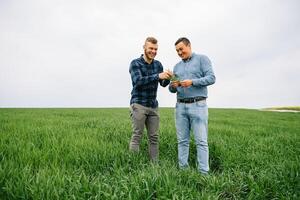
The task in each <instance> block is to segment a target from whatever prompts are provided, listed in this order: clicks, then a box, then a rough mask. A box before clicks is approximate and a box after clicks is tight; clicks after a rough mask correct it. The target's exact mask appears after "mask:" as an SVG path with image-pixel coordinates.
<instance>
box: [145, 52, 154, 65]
mask: <svg viewBox="0 0 300 200" xmlns="http://www.w3.org/2000/svg"><path fill="white" fill-rule="evenodd" d="M143 58H144V60H145V61H146V63H148V64H151V63H152V61H153V59H149V58H147V57H146V56H145V54H144V55H143Z"/></svg>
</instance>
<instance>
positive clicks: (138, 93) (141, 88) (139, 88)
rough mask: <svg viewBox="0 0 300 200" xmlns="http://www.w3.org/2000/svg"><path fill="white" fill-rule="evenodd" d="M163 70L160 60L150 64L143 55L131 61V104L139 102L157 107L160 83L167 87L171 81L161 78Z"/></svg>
mask: <svg viewBox="0 0 300 200" xmlns="http://www.w3.org/2000/svg"><path fill="white" fill-rule="evenodd" d="M161 72H163V66H162V64H161V63H160V62H159V61H158V60H153V61H152V62H151V63H150V64H148V63H147V62H146V61H145V60H144V58H143V55H141V57H139V58H137V59H134V60H133V61H132V62H131V63H130V68H129V73H130V75H131V81H132V91H131V100H130V104H133V103H138V104H141V105H143V106H146V107H151V108H156V107H157V106H158V102H157V100H156V96H157V88H158V83H160V85H161V86H163V87H166V86H167V85H168V84H169V83H170V81H168V80H160V79H159V75H158V74H159V73H161Z"/></svg>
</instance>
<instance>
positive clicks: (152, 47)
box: [144, 42, 158, 60]
mask: <svg viewBox="0 0 300 200" xmlns="http://www.w3.org/2000/svg"><path fill="white" fill-rule="evenodd" d="M157 47H158V46H157V44H152V43H151V42H146V43H145V45H144V54H145V56H146V58H148V59H149V60H153V59H154V57H155V56H156V53H157Z"/></svg>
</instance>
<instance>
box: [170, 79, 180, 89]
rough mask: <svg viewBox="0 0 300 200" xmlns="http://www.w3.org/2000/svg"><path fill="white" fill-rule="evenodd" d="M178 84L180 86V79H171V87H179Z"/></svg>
mask: <svg viewBox="0 0 300 200" xmlns="http://www.w3.org/2000/svg"><path fill="white" fill-rule="evenodd" d="M179 86H180V81H172V82H171V87H173V88H177V87H179Z"/></svg>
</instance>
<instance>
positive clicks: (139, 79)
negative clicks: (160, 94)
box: [129, 61, 159, 87]
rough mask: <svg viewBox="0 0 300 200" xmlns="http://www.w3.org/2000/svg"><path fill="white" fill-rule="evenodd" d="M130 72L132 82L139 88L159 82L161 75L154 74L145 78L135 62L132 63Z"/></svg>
mask: <svg viewBox="0 0 300 200" xmlns="http://www.w3.org/2000/svg"><path fill="white" fill-rule="evenodd" d="M129 72H130V75H131V80H132V82H133V83H134V84H135V85H136V86H137V87H139V86H142V85H147V84H149V83H151V82H152V81H157V80H159V74H152V75H150V76H143V75H142V72H141V70H140V67H139V66H138V64H137V63H136V62H134V61H132V62H131V63H130V68H129Z"/></svg>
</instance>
